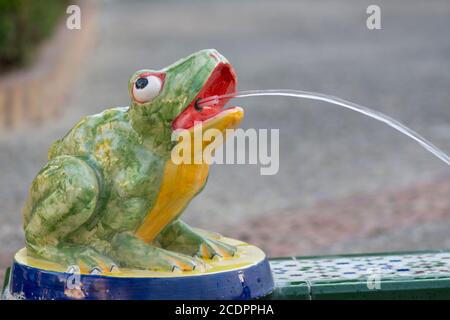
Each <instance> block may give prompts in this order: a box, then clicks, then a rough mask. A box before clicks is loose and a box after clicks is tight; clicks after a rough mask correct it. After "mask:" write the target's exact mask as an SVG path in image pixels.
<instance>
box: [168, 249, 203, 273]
mask: <svg viewBox="0 0 450 320" xmlns="http://www.w3.org/2000/svg"><path fill="white" fill-rule="evenodd" d="M165 260H166V262H167V263H168V264H169V265H170V266H171V269H172V272H175V271H194V270H196V271H204V270H205V268H206V266H205V264H204V262H203V261H201V260H199V259H196V258H193V257H189V256H186V255H183V254H179V253H176V254H175V253H174V254H173V255H172V254H170V255H168V256H167V257H166V258H165Z"/></svg>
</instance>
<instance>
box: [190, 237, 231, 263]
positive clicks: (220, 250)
mask: <svg viewBox="0 0 450 320" xmlns="http://www.w3.org/2000/svg"><path fill="white" fill-rule="evenodd" d="M236 251H237V248H236V247H235V246H232V245H229V244H226V243H223V242H221V241H218V240H215V239H207V238H205V239H204V241H203V242H202V244H201V245H200V248H199V251H198V253H197V256H198V257H200V258H204V259H213V258H215V257H218V258H229V257H233V256H234V255H235V254H236Z"/></svg>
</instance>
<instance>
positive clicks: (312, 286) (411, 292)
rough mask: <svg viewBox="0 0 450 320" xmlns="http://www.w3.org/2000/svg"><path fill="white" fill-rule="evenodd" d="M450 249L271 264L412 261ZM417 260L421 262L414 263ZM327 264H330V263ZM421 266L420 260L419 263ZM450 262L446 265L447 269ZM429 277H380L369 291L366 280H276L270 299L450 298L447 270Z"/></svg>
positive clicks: (272, 260) (297, 260) (301, 259)
mask: <svg viewBox="0 0 450 320" xmlns="http://www.w3.org/2000/svg"><path fill="white" fill-rule="evenodd" d="M444 253H449V254H450V251H449V250H437V251H419V252H389V253H370V254H347V255H336V256H310V257H286V258H274V259H271V260H270V262H271V263H272V262H280V261H285V262H289V263H292V262H293V261H294V262H297V263H299V264H302V262H305V263H307V262H311V261H315V260H321V259H330V260H332V261H339V260H340V259H343V258H344V259H345V258H349V259H352V258H358V259H359V258H366V257H367V258H368V259H373V258H378V257H380V258H382V257H385V258H386V259H387V258H388V257H391V256H396V257H399V256H400V257H404V258H407V257H408V258H409V259H412V257H413V256H418V257H419V256H423V255H438V254H439V255H442V254H444ZM417 261H420V260H417ZM329 263H330V262H329ZM331 263H332V262H331ZM422 263H423V261H422ZM449 265H450V262H448V263H447V262H446V267H448V266H449ZM429 268H430V269H427V272H429V273H430V271H432V273H433V274H432V275H429V274H428V275H424V276H421V275H412V276H402V275H398V276H397V275H395V274H394V275H390V276H389V277H387V278H386V279H383V276H381V278H380V282H379V283H380V288H379V289H377V288H373V289H369V288H368V286H367V280H366V279H343V278H339V279H332V280H330V279H324V280H322V279H320V278H318V279H314V280H310V279H308V278H307V277H305V278H304V279H300V280H299V279H293V280H295V281H285V280H284V281H277V279H275V285H276V287H275V290H274V292H273V293H272V294H271V295H270V296H269V297H268V298H269V299H299V300H303V299H310V300H311V299H312V300H318V299H450V271H448V272H445V273H440V272H439V271H435V270H433V269H431V267H429Z"/></svg>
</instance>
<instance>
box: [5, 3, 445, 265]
mask: <svg viewBox="0 0 450 320" xmlns="http://www.w3.org/2000/svg"><path fill="white" fill-rule="evenodd" d="M36 3H39V4H40V3H41V1H39V2H37V1H34V4H33V2H32V1H27V0H22V1H20V0H17V1H0V10H1V11H0V24H1V27H0V70H1V71H0V72H1V73H0V270H1V271H0V272H3V270H4V268H5V267H6V266H8V265H9V264H10V263H11V259H12V256H13V253H14V252H15V251H16V250H17V249H19V248H21V247H23V246H24V242H23V241H24V240H23V232H22V216H21V208H22V205H23V203H24V199H25V197H26V195H27V191H28V187H29V185H30V183H31V181H32V179H33V177H34V176H35V175H36V173H37V171H38V170H39V169H40V168H41V167H42V166H43V165H44V164H45V162H46V156H47V150H48V148H49V146H50V144H51V142H52V141H53V140H55V139H57V138H59V137H61V136H62V135H64V134H65V132H67V130H68V129H70V127H72V126H73V125H74V124H75V123H76V122H77V121H78V120H79V119H80V118H81V117H82V116H84V115H86V114H93V113H97V112H99V111H101V110H103V109H105V108H109V107H114V106H123V105H127V104H128V92H127V81H128V78H129V77H130V76H131V75H132V74H133V72H134V71H136V70H138V69H141V68H154V69H158V68H161V67H164V66H166V65H168V64H170V63H172V62H174V61H176V60H177V59H179V58H181V57H184V56H186V55H188V54H190V53H192V52H195V51H197V50H199V49H203V48H216V49H217V50H219V52H221V53H222V54H223V55H225V56H226V57H227V58H228V59H229V60H230V62H231V63H232V64H233V65H234V67H235V69H236V71H237V74H238V78H239V89H241V90H248V89H271V88H290V89H299V90H309V91H316V92H322V93H327V94H332V95H335V96H339V97H341V98H344V99H347V100H350V101H353V102H356V103H359V104H363V105H366V106H369V107H371V108H374V109H376V110H379V111H381V112H383V113H386V114H388V115H390V116H392V117H394V118H396V119H398V120H400V121H401V122H403V123H404V124H406V125H408V126H410V127H411V128H412V129H414V130H416V131H418V132H419V133H420V134H422V135H424V136H425V137H426V138H428V139H429V140H431V141H432V142H433V143H435V144H436V145H438V146H439V147H441V148H442V149H443V150H444V151H446V152H450V37H449V36H448V30H450V4H449V2H448V1H445V0H442V1H438V0H433V1H420V0H414V1H413V0H410V1H379V0H377V1H360V0H354V1H339V2H337V1H332V0H324V1H320V2H319V1H314V0H310V1H294V0H293V1H268V0H254V1H237V0H228V1H219V0H208V1H199V0H198V1H189V2H188V1H174V0H172V1H163V0H160V1H157V0H155V1H144V0H140V1H139V0H131V1H119V0H109V1H106V0H105V1H96V2H94V1H78V2H75V3H76V4H78V5H79V6H80V8H81V30H69V29H67V28H66V19H67V17H68V16H69V15H68V14H66V12H65V11H66V8H67V6H68V5H69V4H71V2H70V3H69V2H67V1H66V2H64V1H51V0H46V1H42V3H43V4H45V7H39V5H38V4H36ZM62 4H63V5H62ZM370 4H377V5H379V6H380V8H381V26H382V29H381V30H369V29H368V28H367V26H366V19H367V17H368V15H367V14H366V9H367V7H368V6H369V5H370ZM43 8H45V9H43ZM49 8H52V9H51V10H50V9H49ZM39 30H43V31H42V35H41V32H39ZM36 34H38V35H36ZM234 103H235V104H237V105H240V106H242V107H244V108H245V111H246V119H245V121H244V123H243V124H242V127H243V128H279V129H280V170H279V173H278V174H277V175H274V176H261V175H260V174H259V167H258V166H255V165H215V166H213V167H212V169H211V174H210V179H209V182H208V185H207V187H206V188H205V190H204V191H203V192H202V193H201V194H200V195H199V196H198V197H197V198H196V199H194V200H193V201H192V203H191V205H190V206H189V208H188V209H187V210H186V212H185V213H184V215H183V218H184V220H185V221H187V222H189V223H191V224H193V225H195V226H198V227H202V228H207V229H212V230H215V231H219V232H221V233H223V234H225V235H227V236H232V237H236V238H240V239H242V240H246V241H249V242H252V243H254V244H257V245H259V246H260V247H262V248H263V249H264V250H266V251H267V252H268V253H269V255H271V256H277V255H294V254H295V255H318V254H328V253H349V252H374V251H399V250H420V249H439V248H445V247H447V248H448V247H450V170H449V167H448V166H447V165H446V164H444V163H442V162H441V161H439V160H438V159H437V158H434V157H433V156H432V155H431V154H430V153H428V152H426V151H425V150H424V149H422V148H421V147H420V146H419V145H418V144H416V143H414V142H412V141H411V140H409V139H408V138H407V137H405V136H403V135H401V134H399V133H398V132H396V131H394V130H393V129H391V128H389V127H387V126H385V125H383V124H381V123H377V122H375V121H374V120H371V119H368V118H365V117H363V116H361V115H360V114H357V113H355V112H350V111H348V110H342V109H339V108H337V107H334V106H332V105H328V104H324V103H319V102H312V101H307V100H298V99H292V98H282V97H255V98H248V99H241V100H235V101H234Z"/></svg>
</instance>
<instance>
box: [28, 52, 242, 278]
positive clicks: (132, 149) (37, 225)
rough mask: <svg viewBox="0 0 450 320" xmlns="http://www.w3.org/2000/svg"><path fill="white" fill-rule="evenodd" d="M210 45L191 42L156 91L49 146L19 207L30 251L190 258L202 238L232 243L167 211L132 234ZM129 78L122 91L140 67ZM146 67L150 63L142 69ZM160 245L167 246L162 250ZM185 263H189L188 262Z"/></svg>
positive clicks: (150, 261)
mask: <svg viewBox="0 0 450 320" xmlns="http://www.w3.org/2000/svg"><path fill="white" fill-rule="evenodd" d="M212 52H214V54H215V55H216V56H219V57H221V59H223V60H224V61H226V60H225V58H223V57H222V56H220V55H219V54H218V53H217V52H216V51H215V50H203V51H199V52H197V53H195V54H193V55H191V56H189V57H187V58H185V59H182V60H180V61H178V62H176V63H175V64H173V65H171V66H169V67H167V68H165V69H163V70H161V71H163V72H165V74H166V78H165V83H164V86H163V89H162V91H161V92H160V94H159V95H158V96H157V97H156V98H155V99H154V100H152V101H151V102H149V103H144V104H138V103H136V102H134V100H133V99H132V101H131V106H130V107H124V108H114V109H109V110H106V111H104V112H102V113H100V114H97V115H92V116H87V117H85V118H84V119H82V120H81V121H80V122H79V123H78V124H77V125H75V127H74V128H72V129H71V130H70V131H69V132H68V134H67V135H66V136H65V137H64V138H62V139H60V140H58V141H56V142H55V143H54V144H53V145H52V147H51V149H50V151H49V162H48V163H47V164H46V165H45V166H44V167H43V168H42V169H41V171H40V172H39V173H38V175H37V177H36V178H35V180H34V181H33V183H32V186H31V190H30V194H29V197H28V199H27V203H26V206H25V209H24V229H25V237H26V244H27V248H28V251H29V253H30V254H33V255H36V256H38V257H41V258H44V259H47V260H50V261H54V262H58V263H60V264H63V265H72V264H79V263H83V264H84V265H85V266H87V267H89V268H90V269H91V270H100V271H105V270H111V269H112V268H114V267H115V266H118V267H122V266H123V267H130V268H138V269H158V270H161V269H162V270H173V269H174V268H177V267H179V266H180V263H177V262H182V264H183V265H187V266H190V267H191V268H192V269H193V268H195V266H197V265H198V264H199V263H201V262H200V260H198V259H196V258H193V257H192V256H193V255H196V254H197V255H200V256H201V253H199V250H200V246H201V245H202V244H203V245H206V246H207V247H208V248H209V249H211V250H209V252H210V254H211V255H214V254H215V252H214V248H215V247H216V248H217V246H219V247H220V249H221V250H227V251H229V252H232V253H233V252H234V250H235V248H233V247H231V246H228V245H225V244H222V243H220V242H219V241H217V240H214V239H210V238H208V237H205V236H204V235H203V234H202V233H199V232H197V231H195V230H194V229H192V228H190V227H189V226H187V225H186V224H184V223H182V222H181V221H180V220H174V221H173V222H172V223H171V224H169V225H168V226H167V227H166V228H165V229H164V230H163V231H162V232H161V234H160V235H159V236H158V238H157V239H156V240H155V241H154V243H152V244H147V243H145V242H143V241H141V240H140V239H138V238H136V237H135V236H134V233H135V231H136V230H137V229H138V227H139V226H140V225H141V223H142V221H143V219H144V218H145V217H146V215H147V213H148V211H149V209H150V208H151V207H152V205H153V204H154V203H155V200H156V197H157V195H158V192H159V188H160V185H161V181H162V178H163V172H164V166H165V163H166V162H167V160H168V159H169V157H170V151H171V149H172V147H173V142H172V141H171V133H172V128H171V124H172V121H173V120H174V119H175V118H176V116H177V115H179V114H180V113H181V112H182V111H183V110H184V109H185V108H186V107H187V106H188V104H189V103H190V102H191V101H192V100H193V99H194V97H195V96H196V95H197V93H198V92H199V91H200V90H201V88H202V86H203V85H204V83H205V82H206V80H207V79H208V77H209V76H210V74H211V72H212V70H213V69H214V68H215V66H216V65H217V63H218V62H217V61H216V60H215V59H213V58H212V57H211V53H212ZM143 71H145V70H140V71H138V72H136V73H135V74H134V75H133V76H132V77H131V79H130V82H129V91H130V94H131V92H132V87H133V85H134V82H135V80H136V78H137V77H138V75H139V74H141V73H142V72H143ZM148 71H152V70H148ZM164 248H170V251H169V250H165V249H164ZM188 269H189V268H188Z"/></svg>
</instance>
